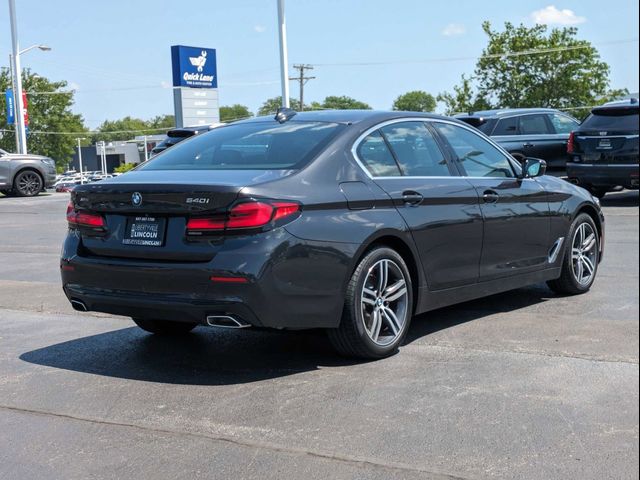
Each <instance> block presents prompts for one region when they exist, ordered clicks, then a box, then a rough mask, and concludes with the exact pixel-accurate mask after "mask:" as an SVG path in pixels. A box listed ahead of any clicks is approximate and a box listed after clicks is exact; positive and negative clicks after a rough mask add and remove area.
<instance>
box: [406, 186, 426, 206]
mask: <svg viewBox="0 0 640 480" xmlns="http://www.w3.org/2000/svg"><path fill="white" fill-rule="evenodd" d="M423 199H424V197H423V196H422V195H420V194H419V193H418V192H414V191H413V190H407V191H404V192H402V201H403V202H404V204H405V205H412V206H417V205H420V203H422V200H423Z"/></svg>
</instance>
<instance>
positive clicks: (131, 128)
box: [91, 116, 162, 143]
mask: <svg viewBox="0 0 640 480" xmlns="http://www.w3.org/2000/svg"><path fill="white" fill-rule="evenodd" d="M154 133H155V134H157V133H162V132H159V131H158V130H154V129H153V128H151V127H150V126H149V122H147V121H145V120H141V119H139V118H133V117H129V116H127V117H124V118H121V119H120V120H105V121H104V122H102V124H100V126H99V127H98V128H97V133H94V134H93V135H92V136H91V141H92V142H93V143H95V142H100V141H103V142H114V141H118V140H128V139H131V138H133V137H135V136H136V135H152V134H154Z"/></svg>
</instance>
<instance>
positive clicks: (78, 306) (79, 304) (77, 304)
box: [71, 300, 89, 312]
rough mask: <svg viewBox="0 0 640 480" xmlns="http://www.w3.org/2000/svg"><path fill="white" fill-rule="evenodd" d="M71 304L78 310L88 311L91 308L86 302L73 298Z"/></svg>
mask: <svg viewBox="0 0 640 480" xmlns="http://www.w3.org/2000/svg"><path fill="white" fill-rule="evenodd" d="M71 306H72V307H73V309H74V310H77V311H78V312H88V311H89V309H88V308H87V306H86V305H85V304H84V302H81V301H80V300H71Z"/></svg>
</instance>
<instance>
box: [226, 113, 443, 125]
mask: <svg viewBox="0 0 640 480" xmlns="http://www.w3.org/2000/svg"><path fill="white" fill-rule="evenodd" d="M403 117H419V118H434V119H447V120H451V118H450V117H444V116H442V115H436V114H434V113H422V112H404V111H396V110H394V111H387V110H313V111H309V112H297V113H296V115H295V116H293V117H292V118H291V119H290V120H288V122H326V123H342V124H347V125H351V124H356V123H360V122H367V123H368V122H371V121H384V120H393V119H395V118H403ZM273 121H275V115H268V116H262V117H254V118H249V119H247V120H241V121H238V122H234V124H239V123H254V122H273Z"/></svg>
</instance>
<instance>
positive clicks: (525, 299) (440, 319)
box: [404, 283, 558, 345]
mask: <svg viewBox="0 0 640 480" xmlns="http://www.w3.org/2000/svg"><path fill="white" fill-rule="evenodd" d="M557 297H558V295H556V294H555V293H553V292H552V291H551V290H549V288H548V287H547V286H546V284H544V283H542V284H538V285H532V286H530V287H525V288H519V289H517V290H511V291H509V292H504V293H499V294H497V295H491V296H490V297H484V298H480V299H478V300H471V301H469V302H465V303H460V304H457V305H452V306H451V307H445V308H440V309H438V310H433V311H431V312H427V313H424V314H422V315H418V316H416V317H415V318H413V320H412V321H411V328H410V329H409V332H408V333H407V337H406V339H405V342H404V343H405V345H406V344H409V343H411V342H414V341H416V340H419V339H420V338H422V337H425V336H427V335H430V334H432V333H436V332H439V331H440V330H446V329H448V328H452V327H455V326H457V325H462V324H464V323H468V322H471V321H474V320H482V318H484V317H486V316H489V315H493V314H496V313H501V312H512V311H516V310H520V309H521V308H525V307H531V306H533V305H536V304H538V303H542V302H546V301H548V300H551V299H553V298H557Z"/></svg>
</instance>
